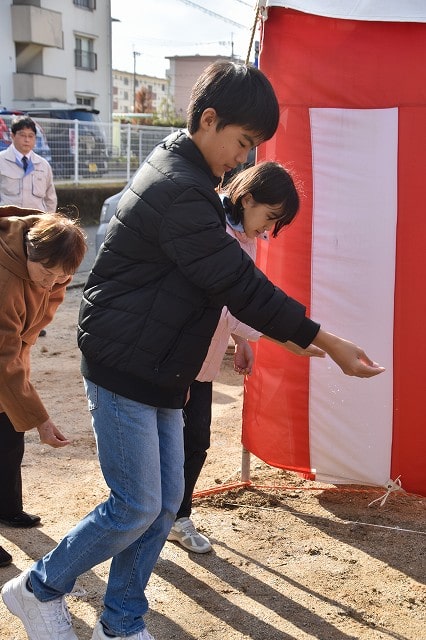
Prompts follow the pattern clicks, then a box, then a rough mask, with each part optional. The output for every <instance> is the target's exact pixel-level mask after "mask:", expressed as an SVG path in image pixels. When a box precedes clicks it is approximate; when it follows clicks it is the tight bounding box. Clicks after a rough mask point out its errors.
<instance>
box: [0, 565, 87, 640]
mask: <svg viewBox="0 0 426 640" xmlns="http://www.w3.org/2000/svg"><path fill="white" fill-rule="evenodd" d="M28 575H29V571H24V573H21V575H19V576H17V577H16V578H13V579H12V580H9V582H6V584H5V585H4V587H3V589H2V590H1V594H2V597H3V602H4V604H5V605H6V607H7V608H8V609H9V611H10V612H11V613H13V614H14V615H15V616H17V617H18V618H20V619H21V621H22V624H23V625H24V627H25V630H26V632H27V634H28V638H29V640H78V638H77V636H76V635H75V633H74V631H73V629H72V624H71V616H70V614H69V611H68V608H67V605H66V603H65V598H64V597H63V596H62V597H61V598H55V600H51V601H50V602H40V600H37V598H36V597H35V595H34V594H33V593H31V591H28V589H27V586H26V584H27V580H28Z"/></svg>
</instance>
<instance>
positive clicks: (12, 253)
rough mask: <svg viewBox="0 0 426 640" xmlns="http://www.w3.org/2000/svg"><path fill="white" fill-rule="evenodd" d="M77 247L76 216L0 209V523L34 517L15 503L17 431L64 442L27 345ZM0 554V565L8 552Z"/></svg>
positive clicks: (21, 523) (51, 310) (44, 320)
mask: <svg viewBox="0 0 426 640" xmlns="http://www.w3.org/2000/svg"><path fill="white" fill-rule="evenodd" d="M3 216H7V217H3ZM85 251H86V242H85V236H84V234H83V232H82V231H81V229H80V228H79V227H78V225H77V224H76V221H74V220H71V219H70V218H67V217H66V216H63V215H61V214H59V213H54V214H49V213H44V212H42V211H38V210H34V209H22V208H20V207H13V206H8V207H0V300H1V305H0V523H2V524H6V525H8V526H11V527H33V526H35V525H37V524H38V523H39V522H40V518H39V517H38V516H33V515H30V514H28V513H26V512H25V511H24V510H23V504H22V480H21V462H22V458H23V454H24V433H25V431H28V430H29V429H34V428H35V429H37V430H38V432H39V436H40V441H41V442H42V443H43V444H48V445H50V446H52V447H64V446H66V445H67V444H69V440H68V439H67V438H66V437H65V436H64V435H63V434H62V433H61V431H60V430H59V429H58V427H57V426H56V425H55V423H54V422H53V421H52V419H51V418H50V417H49V414H48V413H47V411H46V408H45V407H44V405H43V402H42V401H41V399H40V397H39V395H38V393H37V391H36V390H35V388H34V387H33V385H32V384H31V382H30V350H31V347H32V346H33V345H34V344H35V342H36V340H37V337H38V335H39V332H40V330H41V329H42V328H43V327H45V326H46V325H47V324H49V322H51V320H52V318H53V316H54V314H55V311H56V309H57V308H58V306H59V305H60V304H61V302H62V301H63V299H64V296H65V289H66V286H67V284H69V282H70V281H71V279H72V276H73V274H74V273H75V271H76V269H77V268H78V266H79V265H80V263H81V261H82V259H83V257H84V254H85ZM3 552H4V550H3ZM4 553H6V556H5V557H4V558H3V560H4V562H3V565H4V564H5V563H7V559H8V558H7V556H8V555H9V554H7V552H4ZM0 565H2V554H1V552H0Z"/></svg>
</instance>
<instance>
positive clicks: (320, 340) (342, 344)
mask: <svg viewBox="0 0 426 640" xmlns="http://www.w3.org/2000/svg"><path fill="white" fill-rule="evenodd" d="M312 344H314V345H315V346H317V347H319V348H320V349H323V350H324V351H325V352H326V353H328V355H329V356H330V358H332V360H334V362H335V363H336V364H337V365H338V366H339V367H340V368H341V370H342V371H343V373H345V374H346V375H347V376H356V377H358V378H371V377H372V376H377V375H378V374H379V373H382V372H383V371H385V368H384V367H381V366H379V365H378V364H377V363H376V362H374V361H373V360H370V358H369V357H368V356H367V354H366V353H365V352H364V351H363V350H362V349H360V347H358V346H357V345H356V344H354V343H353V342H350V341H349V340H344V339H343V338H339V336H335V335H333V334H332V333H328V332H327V331H323V330H322V329H320V330H319V331H318V333H317V335H316V337H315V340H313V341H312Z"/></svg>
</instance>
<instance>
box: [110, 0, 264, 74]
mask: <svg viewBox="0 0 426 640" xmlns="http://www.w3.org/2000/svg"><path fill="white" fill-rule="evenodd" d="M255 4H256V2H255V0H214V2H212V0H156V2H152V1H149V0H111V15H112V18H113V19H114V18H115V19H116V20H120V22H112V27H111V28H112V65H113V68H114V69H119V70H121V71H130V72H133V65H134V61H136V73H138V74H146V75H150V76H157V77H160V78H164V77H165V74H166V69H168V68H169V61H168V60H166V59H165V56H175V55H181V56H183V55H196V54H199V55H226V56H229V55H231V54H232V53H233V54H234V55H235V56H238V57H240V58H242V59H244V60H245V58H246V56H247V51H248V48H249V45H250V37H251V30H252V27H253V22H254V15H255V13H254V6H255ZM203 9H204V10H203ZM209 12H210V13H209ZM212 13H215V14H219V15H220V16H222V18H220V17H215V16H213V15H211V14H212ZM234 23H237V24H234ZM238 25H242V26H238ZM257 39H258V34H257ZM232 42H233V43H234V44H233V47H232ZM253 49H254V45H253V48H252V53H251V57H250V60H253V55H254V54H253ZM134 51H136V52H137V53H139V54H140V55H137V56H134V55H133V52H134Z"/></svg>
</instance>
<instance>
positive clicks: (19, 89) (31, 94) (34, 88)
mask: <svg viewBox="0 0 426 640" xmlns="http://www.w3.org/2000/svg"><path fill="white" fill-rule="evenodd" d="M13 92H14V99H15V100H55V101H57V102H66V101H67V81H66V78H58V77H55V76H43V75H40V74H37V73H15V74H14V75H13Z"/></svg>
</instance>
